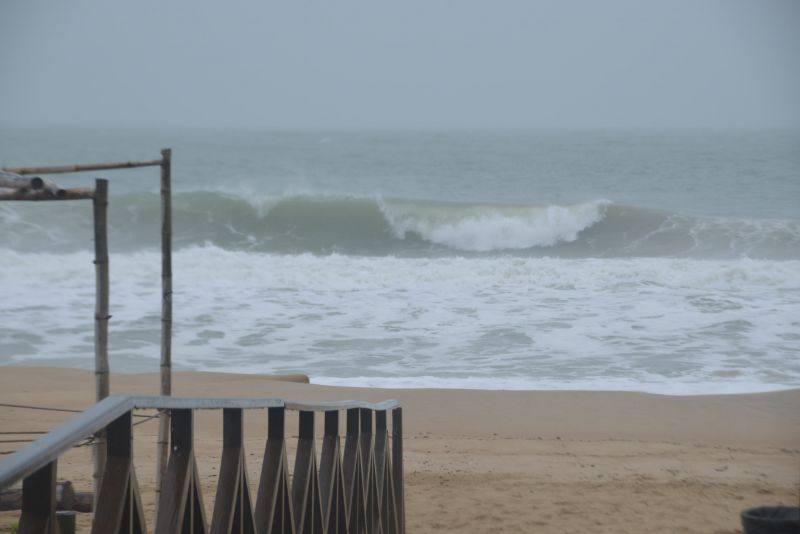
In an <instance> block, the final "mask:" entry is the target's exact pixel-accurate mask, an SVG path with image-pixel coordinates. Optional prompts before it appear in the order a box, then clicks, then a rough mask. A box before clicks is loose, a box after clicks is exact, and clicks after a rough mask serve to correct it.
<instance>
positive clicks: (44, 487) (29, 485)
mask: <svg viewBox="0 0 800 534" xmlns="http://www.w3.org/2000/svg"><path fill="white" fill-rule="evenodd" d="M55 521H56V461H55V460H53V461H52V462H50V463H49V464H47V465H45V466H44V467H42V468H41V469H39V470H38V471H36V472H35V473H33V474H32V475H30V476H28V477H26V478H25V480H23V481H22V516H21V517H20V519H19V532H20V534H52V533H53V532H55V529H56V525H55Z"/></svg>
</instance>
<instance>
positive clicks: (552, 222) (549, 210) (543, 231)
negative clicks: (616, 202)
mask: <svg viewBox="0 0 800 534" xmlns="http://www.w3.org/2000/svg"><path fill="white" fill-rule="evenodd" d="M607 204H608V202H607V201H596V202H590V203H586V204H577V205H574V206H513V205H511V206H509V205H505V206H500V205H495V206H463V205H456V204H452V205H447V204H436V205H431V204H428V205H426V204H423V203H410V202H382V203H381V211H382V212H383V214H384V216H385V217H386V219H387V220H388V222H389V224H390V226H391V227H392V231H393V233H394V235H395V236H397V238H398V239H403V238H405V237H406V235H407V234H408V233H411V232H413V233H416V234H418V235H419V236H421V237H422V239H424V240H426V241H429V242H431V243H436V244H439V245H445V246H448V247H451V248H453V249H456V250H464V251H475V252H488V251H493V250H514V249H528V248H533V247H551V246H553V245H555V244H556V243H560V242H572V241H575V240H576V239H577V238H578V233H579V232H581V231H582V230H585V229H586V228H589V227H590V226H592V225H594V224H595V223H597V222H598V221H600V220H601V219H602V218H603V215H604V213H603V211H604V210H603V208H604V207H605V206H606V205H607Z"/></svg>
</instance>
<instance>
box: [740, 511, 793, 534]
mask: <svg viewBox="0 0 800 534" xmlns="http://www.w3.org/2000/svg"><path fill="white" fill-rule="evenodd" d="M742 528H743V529H744V534H800V507H797V506H760V507H758V508H750V509H749V510H745V511H744V512H742Z"/></svg>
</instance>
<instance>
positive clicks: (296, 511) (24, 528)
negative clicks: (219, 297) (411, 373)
mask: <svg viewBox="0 0 800 534" xmlns="http://www.w3.org/2000/svg"><path fill="white" fill-rule="evenodd" d="M135 409H158V410H161V411H169V412H171V418H170V420H171V440H170V442H171V446H170V455H169V460H168V464H167V470H166V474H165V477H164V479H163V481H162V491H161V493H160V496H159V497H158V499H159V502H158V509H159V512H158V514H157V518H156V523H155V527H154V532H155V533H156V534H176V533H191V534H199V533H203V534H205V533H208V532H211V533H213V534H223V533H224V534H233V533H236V534H246V533H282V534H295V533H296V534H306V533H308V534H311V533H315V534H327V533H330V534H334V533H335V534H345V533H350V534H371V533H382V534H403V533H404V532H405V510H404V489H403V431H402V428H403V422H402V408H401V407H400V406H399V404H398V403H397V402H396V401H384V402H382V403H377V404H370V403H363V402H356V401H342V402H330V403H316V404H308V403H298V402H291V401H285V400H283V399H271V398H267V399H247V398H236V399H220V398H181V397H165V396H161V397H107V398H106V399H105V400H103V401H101V402H99V403H97V404H95V405H94V406H92V407H91V408H89V409H88V410H86V411H84V412H82V413H81V414H79V415H77V416H75V417H73V418H72V419H70V420H69V421H67V422H66V423H64V424H63V425H62V426H60V427H59V428H57V429H56V430H54V431H53V432H50V433H49V434H47V435H45V436H44V437H42V438H40V439H38V440H36V441H35V442H33V443H31V444H30V445H28V446H27V447H25V448H24V449H21V450H19V451H17V452H16V453H14V454H12V455H10V456H9V457H8V458H7V459H6V460H5V461H3V462H2V463H0V489H2V488H6V487H8V486H10V485H12V484H14V483H15V482H17V481H19V480H23V483H22V513H21V517H20V523H19V533H20V534H52V533H54V532H57V527H56V520H55V513H56V512H55V509H56V480H57V477H56V472H57V461H58V457H59V456H60V455H61V454H62V453H64V452H65V451H67V450H69V449H70V448H72V447H73V446H74V445H75V444H77V443H78V442H80V441H81V440H83V439H85V438H87V437H89V436H92V435H94V434H96V433H97V432H99V431H101V430H105V432H106V447H107V455H106V465H105V469H104V475H103V478H102V481H101V483H100V487H99V490H98V493H97V496H96V502H97V506H96V509H95V513H94V518H93V522H92V532H93V533H98V534H99V533H103V534H107V533H130V534H134V533H137V534H138V533H145V532H147V527H146V524H147V520H146V517H145V513H144V509H143V507H142V500H141V496H140V493H139V487H138V484H137V481H136V473H135V470H134V467H133V433H132V418H133V410H135ZM198 409H216V410H222V411H223V425H222V436H223V448H222V456H221V463H220V469H219V478H218V481H217V491H216V497H215V500H214V506H213V513H212V516H211V522H210V529H209V523H208V521H207V519H206V514H205V510H204V507H203V496H202V488H201V485H200V477H199V474H198V469H197V462H196V460H195V452H194V438H193V434H194V432H193V428H194V412H195V410H198ZM252 409H257V410H265V411H266V412H267V413H266V415H267V436H266V445H265V453H264V462H263V465H262V469H261V478H260V481H259V484H258V492H257V494H256V496H255V500H253V499H252V498H251V495H250V491H249V489H248V479H247V476H248V475H247V468H246V463H245V458H246V455H245V451H244V439H243V430H244V425H243V410H252ZM287 411H293V412H297V413H298V418H299V425H298V426H299V435H298V438H297V447H296V453H295V457H294V468H293V470H292V476H291V477H290V476H289V458H288V455H287V446H286V444H287V435H286V432H285V419H286V412H287ZM342 412H343V413H345V414H346V426H345V432H344V447H342V443H341V437H340V436H341V434H342V432H341V429H340V421H339V416H340V413H342ZM317 414H322V415H323V416H324V434H323V437H322V450H321V454H320V455H319V456H318V455H317V452H316V440H315V436H314V419H315V416H316V415H317ZM390 416H391V428H390V426H389V421H388V419H389V417H390ZM318 457H319V462H318V461H317V458H318Z"/></svg>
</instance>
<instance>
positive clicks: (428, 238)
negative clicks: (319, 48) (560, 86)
mask: <svg viewBox="0 0 800 534" xmlns="http://www.w3.org/2000/svg"><path fill="white" fill-rule="evenodd" d="M164 146H171V147H172V148H173V150H174V156H173V162H174V173H173V176H174V194H173V206H174V209H175V212H174V228H175V236H174V243H175V249H176V253H175V297H174V302H175V328H176V331H175V341H174V347H175V349H174V350H175V356H174V358H175V361H176V363H177V365H178V366H179V367H181V368H187V369H204V370H225V371H242V372H265V373H275V372H304V373H307V374H309V375H311V377H312V379H313V380H314V381H316V382H320V383H332V384H351V385H385V386H409V387H423V386H434V387H435V386H441V387H451V386H452V387H477V388H555V389H585V388H586V389H635V390H646V391H656V392H665V393H713V392H737V391H761V390H771V389H779V388H784V387H798V386H800V352H798V349H797V345H798V341H800V334H798V332H800V328H799V327H800V323H798V319H797V317H798V315H800V208H798V206H800V133H798V132H794V131H739V132H697V131H695V132H679V131H673V132H656V131H649V132H637V131H628V132H620V131H618V132H603V131H596V132H580V131H576V132H568V131H561V132H547V131H495V132H490V131H476V132H449V131H405V132H370V131H361V132H352V131H351V132H344V131H334V130H326V131H283V132H281V131H266V132H265V131H245V130H194V131H180V130H173V131H169V130H159V131H147V130H106V131H98V130H88V129H56V130H45V129H23V130H0V166H22V165H33V164H36V165H43V164H56V163H77V162H93V161H112V160H126V159H153V158H155V157H157V156H158V150H159V149H160V148H162V147H164ZM95 175H103V176H105V177H108V178H109V179H110V181H111V184H110V191H111V202H110V207H109V217H110V224H111V234H110V244H111V251H112V256H111V262H112V271H111V275H112V301H111V302H112V314H113V316H114V317H113V319H112V322H111V327H110V328H111V357H112V369H115V370H118V371H130V372H144V371H156V370H157V368H158V356H159V351H158V331H159V316H158V314H159V311H160V301H159V294H160V292H159V283H160V278H159V266H160V263H159V260H158V246H159V234H158V229H159V221H158V218H159V215H160V208H159V198H158V172H157V170H155V169H142V170H130V171H115V172H103V173H93V174H91V175H82V176H81V175H62V176H57V177H55V178H56V179H57V180H58V181H59V182H60V183H61V184H64V185H89V184H90V183H91V179H90V178H91V177H93V176H95ZM0 226H2V228H3V232H2V235H0V261H2V264H3V265H4V269H2V270H0V273H1V274H0V278H2V280H0V282H1V284H2V287H3V288H4V289H3V296H2V299H0V325H2V326H0V364H26V365H30V364H32V365H67V366H78V367H87V368H88V367H91V365H92V362H93V355H92V346H91V343H92V321H91V318H92V310H93V288H94V280H93V269H92V263H91V261H92V253H91V239H92V234H91V208H90V206H89V205H88V204H87V203H78V202H75V203H73V202H69V203H67V202H61V203H0ZM32 324H36V325H39V326H38V327H37V328H36V329H33V328H31V326H30V325H32Z"/></svg>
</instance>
